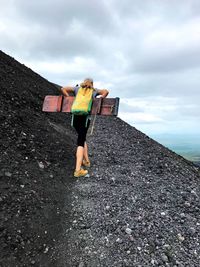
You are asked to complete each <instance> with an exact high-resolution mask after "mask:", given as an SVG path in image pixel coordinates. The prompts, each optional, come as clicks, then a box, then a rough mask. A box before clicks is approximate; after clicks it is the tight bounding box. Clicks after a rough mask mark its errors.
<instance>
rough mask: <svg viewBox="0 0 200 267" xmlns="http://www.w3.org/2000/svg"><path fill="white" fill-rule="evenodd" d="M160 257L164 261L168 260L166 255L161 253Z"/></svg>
mask: <svg viewBox="0 0 200 267" xmlns="http://www.w3.org/2000/svg"><path fill="white" fill-rule="evenodd" d="M161 258H162V260H163V261H164V262H168V261H169V260H168V257H167V256H166V255H164V254H162V255H161Z"/></svg>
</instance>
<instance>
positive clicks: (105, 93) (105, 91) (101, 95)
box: [97, 89, 109, 98]
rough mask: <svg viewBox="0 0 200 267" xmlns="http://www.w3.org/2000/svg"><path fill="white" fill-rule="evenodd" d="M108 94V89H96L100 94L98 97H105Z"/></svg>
mask: <svg viewBox="0 0 200 267" xmlns="http://www.w3.org/2000/svg"><path fill="white" fill-rule="evenodd" d="M108 94H109V91H108V90H107V89H97V95H100V97H102V98H105V97H107V95H108Z"/></svg>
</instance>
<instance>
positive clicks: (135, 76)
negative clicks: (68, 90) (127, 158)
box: [0, 0, 200, 124]
mask: <svg viewBox="0 0 200 267" xmlns="http://www.w3.org/2000/svg"><path fill="white" fill-rule="evenodd" d="M0 5H1V11H2V12H1V14H0V16H1V20H0V47H1V49H2V50H3V51H5V52H7V53H8V54H10V55H11V56H15V57H16V59H19V60H20V61H21V62H23V63H25V64H27V65H28V66H30V67H32V68H33V69H34V70H35V71H36V72H37V71H38V72H40V73H41V74H42V75H43V76H44V77H45V78H47V79H48V80H50V81H53V82H55V83H57V84H61V85H66V84H68V83H71V84H73V83H74V84H75V83H77V82H79V81H81V80H82V79H83V78H84V77H86V76H92V77H93V78H94V80H95V82H97V84H99V86H103V87H106V88H108V89H109V90H110V91H111V96H119V97H121V98H133V97H134V98H138V99H141V98H143V99H144V100H146V101H149V105H156V104H155V102H153V101H152V100H151V99H152V98H155V99H158V98H159V97H164V98H166V99H167V98H168V97H171V98H172V99H178V100H179V101H178V102H177V103H176V102H173V105H174V107H175V108H174V111H171V112H169V113H168V114H166V115H164V114H163V115H162V116H163V117H162V118H164V120H165V121H167V120H172V119H173V116H174V118H175V117H176V120H177V121H178V120H179V119H180V120H183V118H184V116H185V117H187V118H188V119H189V118H191V119H194V120H195V118H196V120H198V119H199V110H200V109H199V108H198V106H199V99H200V90H199V88H200V80H199V71H200V54H199V46H200V30H199V29H200V16H199V11H200V2H199V1H198V0H190V1H188V0H174V1H173V5H172V3H171V1H170V0H165V1H160V0H144V1H139V0H126V1H121V0H102V1H98V0H93V1H91V0H81V1H77V0H68V1H66V0H58V1H54V0H44V1H40V2H38V1H26V0H18V1H14V0H8V1H6V2H5V1H3V0H0ZM44 63H45V64H44ZM54 64H55V66H54ZM50 65H51V66H50ZM164 103H165V102H163V105H164ZM166 103H167V100H166ZM121 111H123V112H127V113H133V114H134V113H145V112H148V111H147V110H146V108H145V107H142V106H141V107H138V106H137V107H136V106H131V105H127V104H124V103H123V102H122V103H121ZM173 112H175V113H176V116H175V115H174V114H175V113H173ZM154 115H155V114H154ZM174 120H175V119H174ZM138 123H140V122H139V121H138ZM141 123H142V124H144V123H146V124H148V123H149V124H150V123H151V121H150V120H149V121H147V122H143V121H142V122H141ZM157 123H160V124H161V123H162V124H163V121H160V122H157Z"/></svg>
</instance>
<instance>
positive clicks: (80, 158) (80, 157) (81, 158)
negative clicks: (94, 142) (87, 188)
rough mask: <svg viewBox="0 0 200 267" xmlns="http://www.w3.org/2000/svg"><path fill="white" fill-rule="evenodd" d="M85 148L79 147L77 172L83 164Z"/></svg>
mask: <svg viewBox="0 0 200 267" xmlns="http://www.w3.org/2000/svg"><path fill="white" fill-rule="evenodd" d="M83 151H84V147H83V146H78V147H77V150H76V171H80V169H81V165H82V162H83Z"/></svg>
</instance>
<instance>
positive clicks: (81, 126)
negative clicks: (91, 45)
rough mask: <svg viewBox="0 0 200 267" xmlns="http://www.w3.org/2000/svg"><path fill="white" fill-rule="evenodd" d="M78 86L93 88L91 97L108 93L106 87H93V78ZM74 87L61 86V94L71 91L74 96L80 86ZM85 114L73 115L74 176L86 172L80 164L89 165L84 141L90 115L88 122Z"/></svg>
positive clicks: (103, 95)
mask: <svg viewBox="0 0 200 267" xmlns="http://www.w3.org/2000/svg"><path fill="white" fill-rule="evenodd" d="M80 87H86V88H93V89H94V92H93V98H95V97H97V96H98V95H99V96H100V97H102V98H105V97H106V96H107V95H108V93H109V92H108V90H106V89H96V88H94V87H93V79H91V78H86V79H85V80H84V82H83V83H81V84H80ZM80 87H79V86H76V87H70V86H66V87H62V88H61V91H62V93H63V95H65V96H69V93H73V94H74V95H75V96H76V94H77V92H78V90H79V88H80ZM86 120H87V115H74V121H73V126H74V128H75V129H76V132H77V134H78V139H77V150H76V169H75V171H74V177H81V176H85V175H87V174H88V171H87V170H84V169H83V168H81V166H85V167H90V160H89V157H88V146H87V143H86V135H87V131H88V128H89V125H90V117H89V120H88V123H86Z"/></svg>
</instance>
